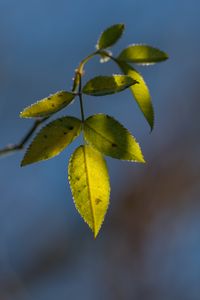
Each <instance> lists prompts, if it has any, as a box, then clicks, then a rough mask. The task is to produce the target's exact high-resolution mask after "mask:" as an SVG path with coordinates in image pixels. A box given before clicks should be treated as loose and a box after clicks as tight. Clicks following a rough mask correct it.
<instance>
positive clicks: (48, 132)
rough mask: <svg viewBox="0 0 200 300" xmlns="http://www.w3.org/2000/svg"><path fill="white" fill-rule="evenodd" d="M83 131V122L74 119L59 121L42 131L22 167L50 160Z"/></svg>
mask: <svg viewBox="0 0 200 300" xmlns="http://www.w3.org/2000/svg"><path fill="white" fill-rule="evenodd" d="M80 131H81V121H80V120H79V119H77V118H74V117H63V118H60V119H57V120H55V121H53V122H51V123H49V124H48V125H47V126H45V127H44V128H42V129H41V131H40V132H39V133H38V134H37V136H36V137H35V139H34V140H33V142H32V143H31V145H30V146H29V148H28V150H27V152H26V154H25V156H24V158H23V160H22V162H21V166H25V165H29V164H32V163H35V162H38V161H41V160H47V159H50V158H52V157H54V156H56V155H58V154H59V153H60V152H61V151H63V150H64V149H65V147H67V146H68V145H69V144H70V143H71V142H72V141H73V140H74V139H75V138H76V137H77V136H78V135H79V134H80Z"/></svg>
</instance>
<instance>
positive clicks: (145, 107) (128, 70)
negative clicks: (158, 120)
mask: <svg viewBox="0 0 200 300" xmlns="http://www.w3.org/2000/svg"><path fill="white" fill-rule="evenodd" d="M119 67H120V68H121V70H122V72H124V74H126V75H128V76H130V77H132V78H133V79H135V80H137V81H138V83H139V84H135V85H132V86H131V87H130V89H131V92H132V94H133V96H134V98H135V100H136V102H137V104H138V105H139V108H140V109H141V111H142V113H143V114H144V116H145V118H146V120H147V122H148V123H149V125H150V127H151V130H152V129H153V126H154V111H153V106H152V101H151V95H150V92H149V89H148V86H147V85H146V83H145V81H144V79H143V77H142V75H141V74H140V73H139V72H138V71H136V70H135V69H134V68H132V67H131V66H130V65H128V64H127V63H125V62H119Z"/></svg>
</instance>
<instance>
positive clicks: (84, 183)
mask: <svg viewBox="0 0 200 300" xmlns="http://www.w3.org/2000/svg"><path fill="white" fill-rule="evenodd" d="M68 175H69V182H70V187H71V191H72V195H73V198H74V203H75V206H76V208H77V210H78V212H79V213H80V215H81V216H82V217H83V219H84V220H85V222H86V223H87V224H88V225H89V227H90V228H91V229H92V231H93V233H94V236H95V237H96V236H97V234H98V232H99V230H100V227H101V225H102V222H103V220H104V217H105V214H106V211H107V208H108V204H109V196H110V183H109V175H108V170H107V166H106V162H105V160H104V158H103V156H102V154H101V153H100V152H98V151H97V150H95V149H94V148H92V147H91V146H89V145H85V146H80V147H78V148H77V149H76V150H75V152H74V153H73V154H72V156H71V159H70V162H69V167H68Z"/></svg>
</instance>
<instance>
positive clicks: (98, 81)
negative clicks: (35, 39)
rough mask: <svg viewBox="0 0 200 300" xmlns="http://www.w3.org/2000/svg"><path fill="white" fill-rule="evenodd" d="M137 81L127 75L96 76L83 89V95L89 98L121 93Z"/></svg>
mask: <svg viewBox="0 0 200 300" xmlns="http://www.w3.org/2000/svg"><path fill="white" fill-rule="evenodd" d="M136 83H137V81H136V80H134V79H133V78H131V77H130V76H127V75H113V76H97V77H95V78H93V79H91V80H89V81H88V82H87V83H86V85H85V86H84V87H83V93H84V94H87V95H91V96H104V95H109V94H114V93H118V92H121V91H123V90H125V89H127V88H128V87H130V86H131V85H133V84H136Z"/></svg>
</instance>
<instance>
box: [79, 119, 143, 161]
mask: <svg viewBox="0 0 200 300" xmlns="http://www.w3.org/2000/svg"><path fill="white" fill-rule="evenodd" d="M84 137H85V139H86V140H87V142H88V143H90V144H91V145H93V146H94V147H95V148H96V149H97V150H99V151H100V152H102V153H104V154H105V155H108V156H111V157H114V158H118V159H123V160H129V161H134V162H145V161H144V158H143V155H142V152H141V149H140V146H139V144H138V143H137V142H136V140H135V138H134V137H133V136H132V135H131V134H130V133H129V132H128V130H127V129H125V128H124V127H123V126H122V125H121V124H120V123H119V122H118V121H116V120H115V119H114V118H112V117H110V116H108V115H104V114H97V115H93V116H91V117H89V118H88V119H87V120H85V122H84Z"/></svg>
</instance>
